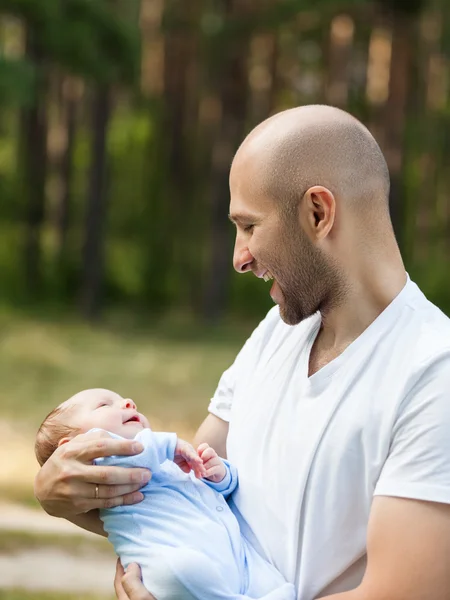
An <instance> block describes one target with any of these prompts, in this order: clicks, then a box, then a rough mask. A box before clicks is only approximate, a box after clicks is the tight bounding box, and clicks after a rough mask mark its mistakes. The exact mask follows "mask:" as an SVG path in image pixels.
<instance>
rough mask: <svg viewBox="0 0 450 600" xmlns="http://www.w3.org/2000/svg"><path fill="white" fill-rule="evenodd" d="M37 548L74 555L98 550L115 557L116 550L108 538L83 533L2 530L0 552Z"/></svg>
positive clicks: (83, 554) (92, 552)
mask: <svg viewBox="0 0 450 600" xmlns="http://www.w3.org/2000/svg"><path fill="white" fill-rule="evenodd" d="M35 548H39V549H40V548H58V549H60V550H61V551H63V552H66V553H69V554H71V555H74V556H86V557H87V556H89V555H92V554H94V553H95V554H98V552H102V553H105V554H106V555H110V556H111V558H112V559H115V554H114V550H113V548H112V546H111V544H110V543H109V542H108V540H107V539H106V538H102V537H100V536H98V537H96V538H89V539H87V538H85V537H82V536H81V535H67V534H64V535H58V534H49V533H37V532H34V531H33V532H27V531H22V530H21V531H14V530H11V531H10V530H8V531H2V534H1V536H0V554H13V553H15V552H19V551H20V550H23V549H27V550H32V549H35Z"/></svg>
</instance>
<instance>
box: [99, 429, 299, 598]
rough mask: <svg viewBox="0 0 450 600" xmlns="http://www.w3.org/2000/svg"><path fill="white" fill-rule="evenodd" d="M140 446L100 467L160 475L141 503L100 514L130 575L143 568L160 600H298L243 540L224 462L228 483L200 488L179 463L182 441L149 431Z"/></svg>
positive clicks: (202, 483)
mask: <svg viewBox="0 0 450 600" xmlns="http://www.w3.org/2000/svg"><path fill="white" fill-rule="evenodd" d="M110 435H111V436H112V437H114V438H118V439H120V436H117V435H115V434H112V433H110ZM135 439H136V440H137V441H139V442H141V444H142V445H143V446H144V451H143V452H142V453H141V454H138V455H136V456H112V457H107V458H100V459H97V460H96V464H103V465H117V466H122V467H146V468H148V469H150V470H151V471H152V473H153V476H152V479H151V480H150V482H149V483H148V484H147V485H146V486H145V487H143V488H142V489H141V492H143V494H144V500H143V501H142V502H140V503H139V504H135V505H133V506H119V507H116V508H112V509H108V510H102V511H100V517H101V519H102V521H103V523H104V527H105V530H106V531H107V533H108V538H109V540H110V542H112V544H113V545H114V549H115V551H116V553H117V555H118V556H119V557H120V559H121V562H122V564H123V565H124V567H126V566H128V565H129V564H130V563H132V562H136V563H138V564H139V565H140V566H141V570H142V579H143V582H144V585H145V587H146V588H147V589H148V590H149V591H150V592H151V593H152V594H153V595H154V596H155V598H157V600H194V599H195V600H248V599H250V598H254V599H256V598H258V599H264V600H295V597H296V595H295V590H294V586H293V585H291V584H288V583H286V581H285V580H284V578H283V577H282V575H281V574H280V573H279V572H278V571H277V570H276V569H275V567H273V566H272V565H271V564H270V563H268V562H267V561H266V560H264V559H263V558H262V557H261V556H260V555H259V554H258V553H257V552H256V550H255V549H254V548H253V547H252V546H250V544H249V543H248V542H247V540H246V539H245V538H244V537H243V536H242V535H241V532H240V529H239V525H238V522H237V519H236V517H235V516H234V514H233V513H232V511H231V509H230V507H229V506H228V504H227V502H226V500H225V498H226V497H227V496H229V494H231V492H232V491H233V490H234V489H235V488H236V485H237V472H236V469H235V468H234V467H233V466H232V465H230V464H229V463H228V462H227V461H224V463H225V465H226V468H227V474H226V477H225V479H224V480H223V481H222V482H220V483H218V484H214V483H212V482H210V481H206V480H198V479H196V478H195V476H194V475H192V474H186V473H183V472H182V471H181V469H180V468H179V467H178V466H177V465H175V464H174V463H173V462H172V461H173V459H174V452H175V447H176V443H177V436H176V434H172V433H155V432H153V431H151V429H144V430H143V431H142V432H140V433H138V434H137V435H136V437H135Z"/></svg>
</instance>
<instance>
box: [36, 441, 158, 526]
mask: <svg viewBox="0 0 450 600" xmlns="http://www.w3.org/2000/svg"><path fill="white" fill-rule="evenodd" d="M142 450H143V447H142V445H141V444H139V443H136V442H134V441H133V440H115V439H113V438H111V437H110V436H108V434H107V433H105V432H93V433H89V434H82V435H78V436H76V437H75V438H73V439H72V440H70V442H67V443H66V444H63V445H62V446H61V447H59V448H58V449H57V450H56V451H55V452H54V454H53V455H52V456H51V457H50V458H49V459H48V461H47V462H46V463H45V464H44V465H43V466H42V468H41V469H40V471H39V472H38V474H37V476H36V479H35V484H34V492H35V496H36V498H37V499H38V500H39V502H40V504H41V506H42V508H43V509H44V510H45V511H46V512H47V513H48V514H50V515H53V516H55V517H64V518H66V519H73V518H74V517H75V516H76V515H79V514H82V513H86V512H89V511H91V510H94V509H98V508H112V507H114V506H120V505H122V504H135V503H137V502H140V501H141V500H142V498H143V496H142V494H141V493H140V492H138V491H137V490H139V489H140V488H141V487H142V486H143V485H145V484H146V483H147V481H148V480H149V479H150V478H151V473H150V471H149V470H148V469H137V468H136V469H127V468H124V467H104V466H96V465H93V464H92V463H93V461H94V459H96V458H99V457H101V456H112V455H127V456H131V455H134V454H139V453H140V452H142ZM96 486H98V498H96V489H97V488H96Z"/></svg>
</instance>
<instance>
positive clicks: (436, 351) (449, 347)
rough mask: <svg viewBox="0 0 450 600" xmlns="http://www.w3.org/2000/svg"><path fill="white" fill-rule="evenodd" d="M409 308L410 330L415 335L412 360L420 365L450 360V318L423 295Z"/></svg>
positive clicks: (415, 299) (413, 301)
mask: <svg viewBox="0 0 450 600" xmlns="http://www.w3.org/2000/svg"><path fill="white" fill-rule="evenodd" d="M409 306H410V308H411V309H412V311H411V314H410V317H409V328H410V329H411V331H412V332H413V334H414V344H413V345H412V347H411V349H410V350H411V355H410V358H411V359H414V361H415V362H416V363H418V364H424V363H428V362H436V361H441V360H442V359H444V360H446V361H447V360H449V359H450V318H449V317H448V316H447V315H446V314H445V313H444V312H443V311H442V310H441V309H440V308H438V307H437V306H436V305H435V304H433V303H432V302H431V301H430V300H428V299H427V298H426V296H425V295H423V294H422V293H420V295H419V294H416V296H415V297H413V298H412V299H411V302H410V304H409Z"/></svg>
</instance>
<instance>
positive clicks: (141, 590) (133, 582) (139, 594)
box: [120, 564, 156, 600]
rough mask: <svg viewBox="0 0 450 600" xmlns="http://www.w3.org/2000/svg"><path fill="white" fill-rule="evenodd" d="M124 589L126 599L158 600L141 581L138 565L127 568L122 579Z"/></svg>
mask: <svg viewBox="0 0 450 600" xmlns="http://www.w3.org/2000/svg"><path fill="white" fill-rule="evenodd" d="M122 587H123V590H124V591H125V593H126V596H124V598H127V599H129V600H156V598H155V597H154V596H152V595H151V594H150V593H149V592H148V591H147V590H146V588H145V587H144V585H143V583H142V581H141V571H140V569H139V567H138V565H136V564H131V565H129V567H128V568H127V571H126V573H125V575H124V576H123V577H122ZM120 600H122V599H120Z"/></svg>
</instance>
